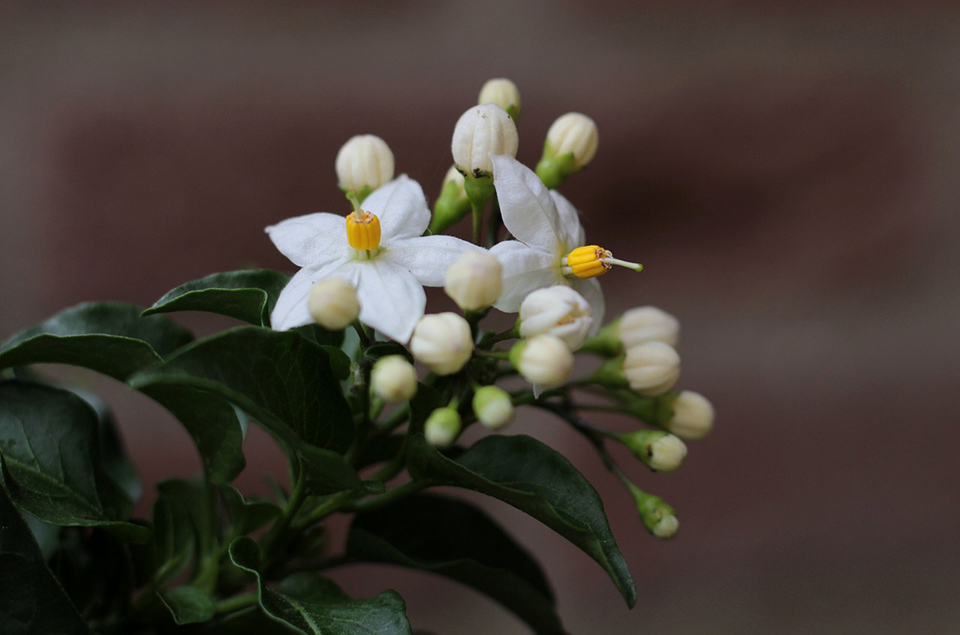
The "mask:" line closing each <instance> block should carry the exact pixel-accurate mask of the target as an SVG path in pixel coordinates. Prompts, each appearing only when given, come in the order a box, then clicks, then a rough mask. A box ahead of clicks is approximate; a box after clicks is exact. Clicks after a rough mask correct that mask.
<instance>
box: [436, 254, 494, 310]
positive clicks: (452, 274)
mask: <svg viewBox="0 0 960 635" xmlns="http://www.w3.org/2000/svg"><path fill="white" fill-rule="evenodd" d="M443 290H444V291H446V292H447V295H448V296H450V297H451V298H452V299H453V301H454V302H456V303H457V306H459V307H460V308H461V309H463V310H464V311H477V310H479V309H485V308H487V307H489V306H493V303H494V302H496V301H497V300H498V299H499V298H500V294H501V293H503V267H502V265H501V264H500V261H499V260H498V259H497V257H496V256H494V255H493V254H491V253H490V252H488V251H481V250H479V249H476V250H470V251H465V252H463V253H462V254H460V257H459V258H457V259H456V260H455V261H454V263H453V264H452V265H450V268H449V269H447V274H446V277H445V278H444V283H443Z"/></svg>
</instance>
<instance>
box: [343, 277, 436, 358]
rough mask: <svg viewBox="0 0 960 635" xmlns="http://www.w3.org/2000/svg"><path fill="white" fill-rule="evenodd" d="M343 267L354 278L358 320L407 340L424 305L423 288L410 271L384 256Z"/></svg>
mask: <svg viewBox="0 0 960 635" xmlns="http://www.w3.org/2000/svg"><path fill="white" fill-rule="evenodd" d="M344 269H345V270H346V271H347V272H348V273H349V274H350V275H352V276H356V277H357V278H356V279H357V296H358V297H359V298H360V321H361V322H363V323H364V324H366V325H368V326H372V327H373V328H375V329H377V330H378V331H380V332H381V333H383V334H384V335H386V336H387V337H389V338H391V339H393V340H396V341H398V342H400V343H401V344H403V343H406V342H407V340H409V339H410V335H412V334H413V328H414V327H415V326H416V325H417V322H418V321H420V318H421V317H423V309H424V307H425V306H426V305H427V296H426V294H425V293H424V292H423V287H422V286H420V283H419V282H417V279H416V278H414V277H413V274H412V273H410V272H409V271H407V270H406V269H404V268H403V267H400V266H398V265H395V264H393V263H392V262H389V261H388V260H385V259H383V258H376V259H374V260H353V261H350V262H349V263H347V264H346V265H344ZM338 273H339V272H338Z"/></svg>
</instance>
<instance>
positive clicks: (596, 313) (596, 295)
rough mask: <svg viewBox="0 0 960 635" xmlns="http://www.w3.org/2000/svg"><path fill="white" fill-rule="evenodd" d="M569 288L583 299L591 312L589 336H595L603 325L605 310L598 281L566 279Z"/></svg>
mask: <svg viewBox="0 0 960 635" xmlns="http://www.w3.org/2000/svg"><path fill="white" fill-rule="evenodd" d="M567 280H568V281H569V282H570V286H571V287H573V288H574V290H575V291H577V292H578V293H579V294H580V295H582V296H583V299H584V300H586V301H587V304H589V305H590V309H591V310H592V311H593V327H592V328H591V329H590V335H596V333H597V331H599V330H600V326H601V325H602V324H603V314H604V311H605V310H606V309H605V307H604V301H603V291H602V290H601V289H600V281H599V280H597V279H596V278H590V279H588V280H581V279H579V278H568V279H567Z"/></svg>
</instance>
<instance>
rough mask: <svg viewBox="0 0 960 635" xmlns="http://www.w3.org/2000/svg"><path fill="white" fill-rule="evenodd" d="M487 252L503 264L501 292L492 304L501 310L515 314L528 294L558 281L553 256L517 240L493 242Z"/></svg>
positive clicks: (557, 269)
mask: <svg viewBox="0 0 960 635" xmlns="http://www.w3.org/2000/svg"><path fill="white" fill-rule="evenodd" d="M490 253H492V254H493V255H494V256H496V257H497V258H498V259H499V260H500V264H501V265H502V266H503V294H502V295H501V296H500V299H499V300H497V303H496V304H494V305H493V306H495V307H496V308H498V309H500V310H501V311H505V312H507V313H516V312H517V311H519V310H520V303H521V302H523V299H524V298H525V297H527V294H528V293H530V292H531V291H536V290H537V289H539V288H541V287H549V286H550V285H554V284H558V283H561V282H562V279H561V278H562V276H561V275H560V269H559V268H558V266H557V259H556V257H555V256H551V255H549V254H545V253H543V252H542V251H538V250H536V249H532V248H530V247H528V246H527V245H524V244H523V243H521V242H518V241H516V240H508V241H505V242H502V243H497V244H496V245H494V246H493V248H492V249H491V250H490Z"/></svg>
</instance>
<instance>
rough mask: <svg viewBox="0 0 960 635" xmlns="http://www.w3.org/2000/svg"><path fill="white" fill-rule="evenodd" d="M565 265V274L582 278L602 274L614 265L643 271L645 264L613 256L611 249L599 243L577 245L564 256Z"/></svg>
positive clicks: (562, 270)
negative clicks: (583, 245)
mask: <svg viewBox="0 0 960 635" xmlns="http://www.w3.org/2000/svg"><path fill="white" fill-rule="evenodd" d="M562 264H563V267H562V268H561V269H560V271H561V272H562V273H563V275H565V276H576V277H578V278H581V279H587V278H595V277H597V276H602V275H603V274H605V273H606V272H608V271H610V269H612V268H613V265H619V266H621V267H626V268H627V269H633V270H634V271H642V270H643V265H640V264H637V263H635V262H626V261H625V260H620V259H618V258H614V257H613V253H612V252H611V251H610V250H609V249H604V248H603V247H600V246H599V245H587V246H585V247H577V248H576V249H574V250H573V251H571V252H570V253H569V254H567V255H566V256H564V258H563V263H562Z"/></svg>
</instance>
